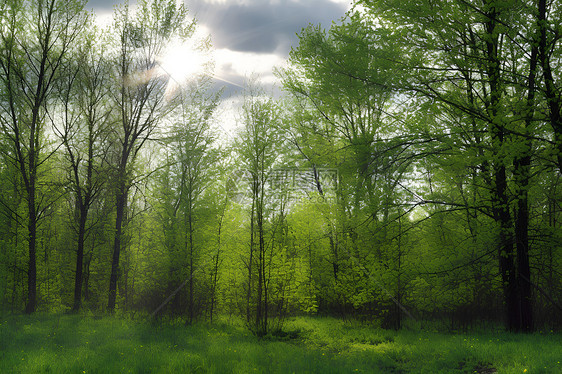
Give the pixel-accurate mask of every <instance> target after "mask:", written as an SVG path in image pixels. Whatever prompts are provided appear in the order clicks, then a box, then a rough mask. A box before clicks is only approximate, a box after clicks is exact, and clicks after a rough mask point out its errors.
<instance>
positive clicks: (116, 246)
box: [107, 181, 127, 313]
mask: <svg viewBox="0 0 562 374" xmlns="http://www.w3.org/2000/svg"><path fill="white" fill-rule="evenodd" d="M119 183H120V186H119V187H118V191H117V196H116V209H117V210H116V217H115V238H114V241H113V257H112V260H111V276H110V278H109V299H108V302H107V310H108V312H109V313H113V312H114V311H115V300H116V298H117V279H118V276H119V254H120V253H121V237H122V230H123V218H124V216H125V206H126V204H127V192H126V187H125V186H124V184H125V182H124V181H120V182H119Z"/></svg>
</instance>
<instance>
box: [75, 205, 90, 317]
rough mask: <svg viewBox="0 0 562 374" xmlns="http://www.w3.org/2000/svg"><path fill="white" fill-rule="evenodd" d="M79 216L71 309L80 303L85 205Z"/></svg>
mask: <svg viewBox="0 0 562 374" xmlns="http://www.w3.org/2000/svg"><path fill="white" fill-rule="evenodd" d="M79 214H80V217H79V223H78V249H77V251H76V273H75V277H74V304H73V306H72V311H73V312H77V311H79V310H80V306H81V303H82V281H83V269H84V238H85V234H86V220H87V219H88V210H87V208H86V207H85V206H81V207H80V213H79Z"/></svg>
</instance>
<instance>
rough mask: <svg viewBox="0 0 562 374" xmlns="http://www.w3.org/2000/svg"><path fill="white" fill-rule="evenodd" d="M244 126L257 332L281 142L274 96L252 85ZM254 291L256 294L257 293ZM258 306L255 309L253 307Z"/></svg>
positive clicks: (251, 313) (263, 330)
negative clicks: (271, 198) (271, 182)
mask: <svg viewBox="0 0 562 374" xmlns="http://www.w3.org/2000/svg"><path fill="white" fill-rule="evenodd" d="M241 115H242V118H241V120H242V121H243V124H244V127H243V129H242V132H241V134H240V137H239V138H238V141H237V144H236V149H237V152H238V153H239V156H240V160H241V163H242V165H243V166H244V168H245V169H246V171H247V172H248V174H249V175H248V179H249V180H248V182H249V184H250V186H249V189H250V199H251V208H250V253H249V259H248V262H247V267H248V284H247V296H246V318H247V322H248V324H249V325H250V326H251V328H252V330H253V331H254V332H255V333H256V335H258V336H262V335H265V334H267V331H268V307H269V304H268V302H269V295H268V263H269V261H268V251H267V247H266V237H265V236H266V220H267V201H268V198H269V191H268V188H267V186H268V182H269V180H268V178H269V177H270V173H271V172H272V170H273V167H274V165H275V161H276V158H277V149H278V148H277V147H279V145H280V143H281V137H280V135H281V134H280V132H279V125H280V118H279V110H278V108H277V107H276V105H275V103H274V102H273V100H272V99H270V98H268V97H266V96H264V94H263V93H262V92H261V91H255V90H254V89H253V88H249V89H248V90H247V92H246V96H245V101H244V105H243V108H242V113H241ZM254 293H255V294H254ZM254 307H255V310H253V309H254Z"/></svg>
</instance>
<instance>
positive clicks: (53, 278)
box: [0, 0, 562, 372]
mask: <svg viewBox="0 0 562 374" xmlns="http://www.w3.org/2000/svg"><path fill="white" fill-rule="evenodd" d="M0 21H1V23H0V25H1V26H0V314H2V315H13V314H21V313H26V314H31V315H33V314H37V313H39V312H41V313H51V314H52V313H78V314H83V315H96V316H99V315H116V316H123V317H131V318H143V319H149V318H156V319H169V320H181V321H184V322H185V323H186V324H189V325H191V324H196V323H198V322H205V323H208V322H210V323H212V322H213V320H214V319H217V318H219V317H220V316H234V317H236V318H239V319H240V320H241V321H243V322H244V325H245V326H246V328H247V329H249V331H250V332H251V333H253V334H254V335H256V336H266V335H268V334H269V333H271V332H274V331H282V330H283V327H284V325H285V323H286V322H287V320H288V319H289V318H290V317H294V316H326V317H330V318H336V319H339V320H344V321H348V320H354V321H367V322H369V323H371V324H373V325H375V326H378V327H381V328H384V329H396V330H399V329H401V328H404V327H405V326H424V325H428V324H437V325H438V326H440V328H444V329H449V330H452V331H467V330H470V329H474V328H481V327H486V326H501V328H502V329H505V330H507V331H511V332H534V331H538V330H542V329H546V330H555V331H559V329H560V328H561V327H562V318H560V316H561V315H562V216H561V213H562V207H561V202H562V185H561V182H562V180H561V172H562V76H561V75H560V72H561V71H562V70H561V69H562V65H561V64H562V42H561V37H562V28H561V25H562V5H561V3H559V2H557V1H553V0H501V1H500V0H478V1H474V0H451V1H433V0H401V1H393V0H355V1H354V4H353V7H352V9H351V10H350V11H349V12H348V13H347V14H346V16H345V17H343V18H342V19H340V20H334V22H333V23H332V24H331V26H329V27H328V28H323V27H321V26H320V25H313V24H311V25H309V26H308V27H306V28H304V29H302V30H301V31H300V32H299V34H298V45H295V46H293V47H292V50H291V53H290V57H289V59H288V61H287V64H286V66H284V67H279V68H278V69H277V70H276V75H277V77H278V78H279V80H280V82H282V89H283V94H282V95H273V94H270V93H269V92H268V90H267V89H266V88H265V87H263V86H260V85H259V84H257V83H256V82H254V81H252V79H249V80H248V81H249V83H248V84H247V87H246V88H245V90H244V100H243V104H242V105H241V107H240V108H239V111H238V113H237V115H236V121H237V124H238V127H237V128H236V131H235V133H234V134H235V135H234V136H233V137H225V136H224V134H222V133H221V132H222V127H221V124H220V123H217V116H216V112H217V110H218V109H217V108H218V106H219V104H220V100H221V92H220V91H217V90H215V89H214V88H213V84H212V79H213V62H212V59H209V60H206V61H203V62H201V64H200V65H201V66H199V67H198V68H197V69H195V68H194V69H193V71H192V74H191V76H190V77H189V80H185V81H182V82H178V79H176V78H174V76H172V75H171V74H169V71H167V70H171V68H168V69H166V67H165V66H163V63H162V56H163V55H164V54H165V53H166V48H167V46H169V45H170V44H172V43H177V42H178V41H180V42H181V43H186V45H189V46H190V47H189V48H192V50H193V51H192V52H193V56H195V53H196V52H197V53H201V54H202V55H205V53H206V51H211V50H212V48H213V46H212V43H211V39H203V40H199V41H195V40H194V35H195V33H196V30H197V22H196V20H195V19H193V18H192V17H191V15H190V13H189V12H188V8H186V7H185V6H183V5H178V3H177V2H176V1H174V0H139V2H138V6H137V7H136V8H134V9H133V8H132V7H130V6H129V5H128V3H124V4H122V5H120V6H117V7H116V8H115V11H114V15H113V21H112V23H111V24H110V25H109V26H107V27H101V26H99V25H98V24H97V23H96V20H95V15H94V14H92V13H91V12H89V11H87V8H86V2H85V1H82V0H64V1H63V0H0ZM190 40H191V41H192V42H191V44H189V41H190ZM186 48H187V47H186ZM193 58H194V59H195V57H193ZM432 326H433V325H432ZM420 340H421V339H420ZM141 347H142V345H141ZM22 360H23V359H22ZM84 372H85V371H84ZM490 372H491V371H490Z"/></svg>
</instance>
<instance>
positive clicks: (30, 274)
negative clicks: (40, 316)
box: [25, 186, 37, 314]
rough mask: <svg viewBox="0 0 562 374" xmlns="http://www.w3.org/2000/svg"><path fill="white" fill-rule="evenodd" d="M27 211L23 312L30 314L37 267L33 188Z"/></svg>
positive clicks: (34, 302) (34, 294)
mask: <svg viewBox="0 0 562 374" xmlns="http://www.w3.org/2000/svg"><path fill="white" fill-rule="evenodd" d="M28 194H29V201H28V210H29V213H28V214H29V217H28V223H27V229H28V232H29V233H28V235H29V243H28V244H29V247H28V249H29V260H28V270H27V305H26V306H25V312H26V313H28V314H30V313H33V312H35V309H36V307H37V265H36V244H37V219H36V212H35V186H33V190H32V191H30V192H29V193H28Z"/></svg>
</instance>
